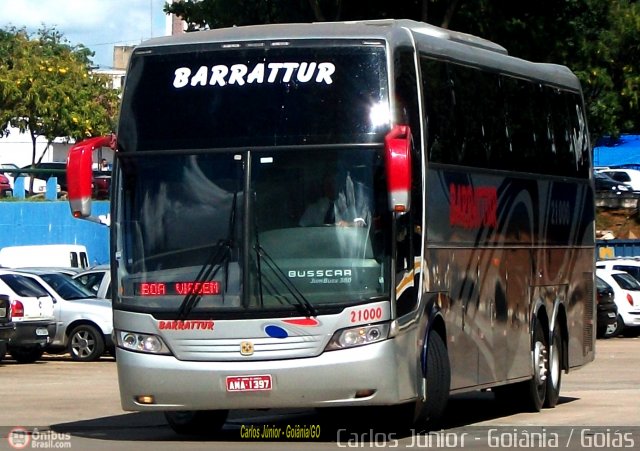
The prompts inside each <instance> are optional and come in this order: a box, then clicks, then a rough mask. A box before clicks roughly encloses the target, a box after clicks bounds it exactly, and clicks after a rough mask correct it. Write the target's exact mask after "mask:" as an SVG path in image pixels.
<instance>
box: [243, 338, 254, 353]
mask: <svg viewBox="0 0 640 451" xmlns="http://www.w3.org/2000/svg"><path fill="white" fill-rule="evenodd" d="M240 354H242V355H253V343H251V342H250V341H243V342H242V343H240Z"/></svg>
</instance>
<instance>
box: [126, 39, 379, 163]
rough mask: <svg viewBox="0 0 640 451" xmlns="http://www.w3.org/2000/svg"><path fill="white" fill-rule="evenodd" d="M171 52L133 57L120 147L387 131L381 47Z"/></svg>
mask: <svg viewBox="0 0 640 451" xmlns="http://www.w3.org/2000/svg"><path fill="white" fill-rule="evenodd" d="M178 50H179V53H170V54H160V55H157V54H150V55H145V56H135V55H134V57H133V60H132V64H131V67H130V70H129V72H128V74H127V78H128V82H127V87H126V89H125V91H124V98H123V105H122V112H121V115H122V117H123V118H126V120H125V121H123V122H122V123H121V125H120V128H119V135H118V144H119V147H120V149H121V150H123V151H127V150H153V149H181V148H213V147H236V146H245V145H267V146H269V145H285V144H314V143H332V144H335V143H345V142H347V143H352V142H372V141H379V140H380V139H381V133H382V132H383V131H384V128H385V127H388V123H389V111H388V94H387V91H386V87H387V85H388V82H387V77H386V61H385V53H384V47H383V46H381V45H380V46H376V45H371V46H362V45H341V46H331V45H328V44H327V43H323V45H322V46H320V45H317V44H316V45H315V46H312V45H309V46H307V47H294V46H293V45H292V46H287V47H271V46H265V47H264V48H240V49H233V50H220V49H218V50H212V49H211V46H208V47H204V46H202V47H198V46H194V47H193V48H192V51H186V50H185V49H184V47H181V48H180V49H173V50H172V49H171V48H168V50H166V51H169V52H171V51H174V52H178Z"/></svg>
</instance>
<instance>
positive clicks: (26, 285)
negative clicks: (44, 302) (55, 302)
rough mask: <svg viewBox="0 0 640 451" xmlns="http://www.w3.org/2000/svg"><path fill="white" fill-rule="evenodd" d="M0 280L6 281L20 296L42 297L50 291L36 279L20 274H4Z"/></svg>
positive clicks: (0, 276)
mask: <svg viewBox="0 0 640 451" xmlns="http://www.w3.org/2000/svg"><path fill="white" fill-rule="evenodd" d="M0 280H2V281H3V282H4V283H6V284H7V285H8V286H9V288H11V289H12V290H13V291H14V292H15V293H16V294H17V295H18V296H23V297H28V298H40V297H44V296H49V293H47V291H46V290H45V289H44V288H43V287H42V286H41V285H40V284H39V283H38V282H36V281H35V280H32V279H30V278H28V277H25V276H22V275H20V274H2V275H0Z"/></svg>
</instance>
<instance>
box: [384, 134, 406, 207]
mask: <svg viewBox="0 0 640 451" xmlns="http://www.w3.org/2000/svg"><path fill="white" fill-rule="evenodd" d="M384 150H385V162H386V169H387V191H388V195H389V208H390V209H391V211H393V212H396V213H407V212H408V211H409V209H410V208H411V130H410V128H409V126H408V125H396V126H395V127H393V129H391V131H390V132H389V133H387V135H386V136H385V137H384Z"/></svg>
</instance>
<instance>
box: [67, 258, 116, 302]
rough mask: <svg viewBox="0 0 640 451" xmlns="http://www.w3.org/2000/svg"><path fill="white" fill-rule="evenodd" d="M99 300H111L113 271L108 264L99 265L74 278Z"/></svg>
mask: <svg viewBox="0 0 640 451" xmlns="http://www.w3.org/2000/svg"><path fill="white" fill-rule="evenodd" d="M73 278H74V279H75V280H77V281H78V282H80V283H81V284H82V285H84V286H85V287H87V288H88V289H89V290H91V291H92V292H93V293H94V294H95V295H96V296H97V297H99V298H107V299H111V269H110V266H109V265H108V264H106V265H97V266H94V267H93V268H89V269H86V270H84V271H82V272H79V273H78V274H75V275H74V276H73Z"/></svg>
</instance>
